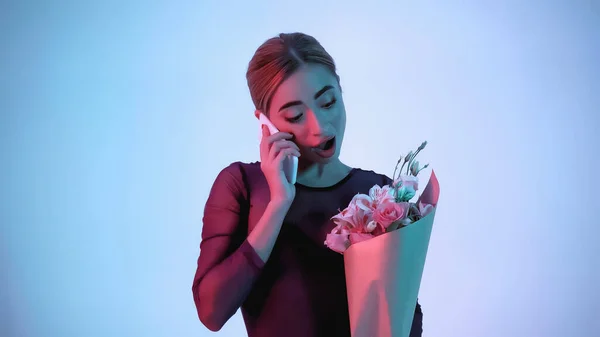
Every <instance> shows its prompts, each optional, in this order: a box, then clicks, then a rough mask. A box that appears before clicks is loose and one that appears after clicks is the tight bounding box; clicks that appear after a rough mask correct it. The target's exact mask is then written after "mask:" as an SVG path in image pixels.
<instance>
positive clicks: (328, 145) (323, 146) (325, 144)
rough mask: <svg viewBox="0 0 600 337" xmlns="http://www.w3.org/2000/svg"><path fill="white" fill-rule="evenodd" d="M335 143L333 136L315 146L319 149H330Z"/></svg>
mask: <svg viewBox="0 0 600 337" xmlns="http://www.w3.org/2000/svg"><path fill="white" fill-rule="evenodd" d="M334 144H335V137H333V138H331V139H330V140H328V141H326V142H323V143H321V145H319V146H317V149H318V150H321V151H328V150H331V148H333V145H334Z"/></svg>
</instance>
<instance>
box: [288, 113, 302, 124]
mask: <svg viewBox="0 0 600 337" xmlns="http://www.w3.org/2000/svg"><path fill="white" fill-rule="evenodd" d="M302 115H303V114H299V115H298V116H296V117H292V118H286V119H287V121H288V122H290V123H297V122H299V121H300V119H302Z"/></svg>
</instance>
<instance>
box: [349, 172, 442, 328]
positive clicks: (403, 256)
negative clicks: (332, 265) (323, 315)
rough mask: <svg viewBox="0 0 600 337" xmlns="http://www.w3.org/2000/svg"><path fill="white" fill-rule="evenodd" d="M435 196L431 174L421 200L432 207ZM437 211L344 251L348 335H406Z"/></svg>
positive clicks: (437, 193) (434, 180)
mask: <svg viewBox="0 0 600 337" xmlns="http://www.w3.org/2000/svg"><path fill="white" fill-rule="evenodd" d="M438 196H439V184H438V182H437V179H436V177H435V174H434V173H433V172H432V174H431V178H430V180H429V183H428V185H427V187H426V188H425V190H424V191H423V194H422V195H421V198H420V200H421V201H423V202H425V203H430V204H432V205H434V207H435V206H436V205H437V199H438ZM435 211H436V208H434V209H433V210H432V211H431V212H430V213H429V214H427V216H425V217H423V218H422V219H420V220H419V221H417V222H415V223H412V224H410V225H408V226H406V227H403V228H400V229H398V230H395V231H391V232H389V233H385V234H383V235H379V236H377V237H374V238H372V239H369V240H366V241H363V242H360V243H356V244H353V245H351V246H350V247H349V248H348V249H347V250H346V251H345V252H344V266H345V272H346V287H347V292H348V307H349V314H350V329H351V332H352V337H409V334H410V329H411V327H412V321H413V316H414V313H415V307H416V304H417V296H418V294H419V288H420V286H421V277H422V276H423V268H424V266H425V258H426V256H427V249H428V247H429V238H430V237H431V229H432V226H433V220H434V218H435Z"/></svg>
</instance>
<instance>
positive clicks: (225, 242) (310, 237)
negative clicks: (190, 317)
mask: <svg viewBox="0 0 600 337" xmlns="http://www.w3.org/2000/svg"><path fill="white" fill-rule="evenodd" d="M390 183H391V179H390V178H389V177H387V176H385V175H382V174H377V173H375V172H373V171H365V170H362V169H352V171H351V172H350V173H349V174H348V175H347V176H346V177H345V178H344V179H342V180H341V181H340V182H338V183H336V184H335V185H333V186H330V187H323V188H313V187H308V186H304V185H301V184H296V197H295V199H294V202H293V203H292V205H291V207H290V209H289V211H288V213H287V215H286V217H285V220H284V223H283V225H282V228H281V231H280V234H279V237H278V238H277V241H276V243H275V246H274V248H273V251H272V253H271V255H270V257H269V259H268V260H267V262H266V264H265V263H263V262H262V260H261V259H260V257H259V256H258V255H257V254H256V252H255V251H254V249H253V248H252V246H250V245H249V244H248V242H247V241H246V237H247V235H248V233H249V231H251V230H252V229H253V228H254V226H255V225H256V223H257V222H258V220H259V219H260V217H261V216H262V214H263V213H264V210H265V208H266V206H267V204H268V203H269V188H268V185H267V182H266V179H265V177H264V175H263V173H262V171H261V169H260V163H257V162H255V163H251V164H246V163H240V162H236V163H233V164H231V165H230V166H228V167H227V168H225V169H223V170H222V171H221V172H220V173H219V175H218V177H217V178H216V180H215V182H214V185H213V187H212V189H211V192H210V195H209V197H208V201H207V203H206V206H205V210H204V218H203V228H202V242H201V244H200V248H201V252H200V256H199V258H198V268H197V270H196V275H195V277H194V282H193V287H192V291H193V294H194V301H195V304H196V308H197V310H198V315H199V317H200V319H201V320H202V322H203V323H204V324H205V325H206V326H207V327H208V328H209V329H210V330H213V331H216V330H219V329H220V328H221V327H222V326H223V325H224V324H225V322H226V321H227V320H228V319H229V318H230V317H231V316H233V314H235V312H236V311H237V309H238V308H240V307H241V310H242V315H243V317H244V321H245V323H246V328H247V331H248V336H249V337H271V336H273V337H275V336H277V337H280V336H288V337H295V336H298V337H300V336H301V337H307V336H324V337H333V336H340V337H343V336H348V337H349V336H350V321H349V317H348V302H347V297H346V284H345V274H344V259H343V255H341V254H339V253H336V252H334V251H332V250H330V249H329V248H328V247H327V246H325V245H324V241H325V238H326V235H327V234H328V233H329V232H331V230H332V229H333V228H334V227H335V225H334V223H333V222H332V221H331V220H330V219H331V217H332V216H334V215H335V214H337V213H338V212H339V211H340V210H342V209H344V208H346V206H348V204H349V203H350V201H351V200H352V198H353V197H354V195H356V194H357V193H364V194H367V193H368V191H369V189H370V188H371V187H372V186H373V185H375V184H378V185H380V186H383V185H386V184H390ZM422 320H423V315H422V312H421V307H420V305H419V304H418V303H417V304H416V307H415V316H414V320H413V326H412V330H411V334H410V336H411V337H417V336H421V333H422Z"/></svg>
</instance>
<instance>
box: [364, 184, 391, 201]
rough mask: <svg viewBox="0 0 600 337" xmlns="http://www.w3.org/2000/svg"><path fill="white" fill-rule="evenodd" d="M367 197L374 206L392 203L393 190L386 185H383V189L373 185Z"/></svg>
mask: <svg viewBox="0 0 600 337" xmlns="http://www.w3.org/2000/svg"><path fill="white" fill-rule="evenodd" d="M369 197H371V199H372V200H373V201H374V202H375V204H382V203H385V202H388V201H394V190H393V189H392V188H391V187H390V186H388V185H384V186H383V187H379V185H375V186H373V187H371V189H370V190H369Z"/></svg>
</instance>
